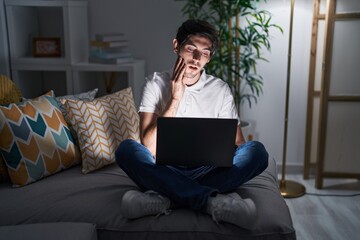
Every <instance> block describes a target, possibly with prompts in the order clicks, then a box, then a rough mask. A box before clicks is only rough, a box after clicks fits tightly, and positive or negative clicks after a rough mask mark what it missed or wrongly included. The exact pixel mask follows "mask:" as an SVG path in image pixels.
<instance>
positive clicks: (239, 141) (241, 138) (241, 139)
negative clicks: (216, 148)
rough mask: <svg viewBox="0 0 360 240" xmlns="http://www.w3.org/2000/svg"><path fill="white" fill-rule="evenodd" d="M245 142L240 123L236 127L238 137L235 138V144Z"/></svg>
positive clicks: (238, 144)
mask: <svg viewBox="0 0 360 240" xmlns="http://www.w3.org/2000/svg"><path fill="white" fill-rule="evenodd" d="M243 143H245V138H244V135H243V133H242V131H241V127H240V125H238V126H237V128H236V139H235V145H236V146H240V145H241V144H243Z"/></svg>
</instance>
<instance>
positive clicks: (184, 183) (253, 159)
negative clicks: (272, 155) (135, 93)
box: [115, 139, 268, 210]
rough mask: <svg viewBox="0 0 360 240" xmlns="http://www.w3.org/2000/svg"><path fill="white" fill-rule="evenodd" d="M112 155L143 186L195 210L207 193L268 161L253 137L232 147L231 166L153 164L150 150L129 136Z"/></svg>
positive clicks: (229, 186)
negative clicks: (233, 152) (233, 151)
mask: <svg viewBox="0 0 360 240" xmlns="http://www.w3.org/2000/svg"><path fill="white" fill-rule="evenodd" d="M115 157H116V162H117V163H118V165H119V166H120V168H121V169H123V170H124V172H125V173H126V174H127V175H128V176H129V177H130V178H131V179H132V180H133V181H134V182H135V183H136V184H137V185H138V186H139V187H140V188H142V189H143V190H153V191H156V192H158V193H160V194H161V195H163V196H166V197H168V198H169V199H170V200H171V201H172V202H173V203H174V204H175V205H176V206H186V207H189V208H192V209H195V210H204V209H205V208H206V204H207V201H208V198H209V196H213V195H214V194H216V193H226V192H230V191H234V190H235V189H237V188H238V187H239V186H240V185H241V184H243V183H245V182H247V181H249V180H250V179H252V178H253V177H255V176H257V175H259V174H260V173H261V172H263V171H264V170H265V169H266V167H267V165H268V153H267V151H266V150H265V147H264V146H263V144H262V143H260V142H257V141H249V142H246V143H245V144H242V145H240V146H239V147H238V148H237V149H236V151H235V154H234V160H233V163H234V164H233V166H232V167H214V166H203V167H192V168H186V167H175V166H168V165H157V164H155V159H154V157H153V156H152V154H151V153H150V151H149V150H148V149H147V148H146V147H145V146H143V145H142V144H140V143H138V142H136V141H134V140H131V139H128V140H125V141H123V142H122V143H121V144H120V146H119V147H118V149H117V150H116V152H115Z"/></svg>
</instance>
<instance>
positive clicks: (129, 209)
mask: <svg viewBox="0 0 360 240" xmlns="http://www.w3.org/2000/svg"><path fill="white" fill-rule="evenodd" d="M169 207H170V200H169V199H168V198H166V197H163V196H161V195H160V194H158V193H156V192H154V191H146V192H140V191H136V190H129V191H127V192H126V193H125V194H124V196H123V198H122V202H121V207H120V212H121V214H122V215H123V216H124V217H125V218H129V219H134V218H139V217H143V216H147V215H161V214H166V215H168V214H170V212H171V210H170V209H169Z"/></svg>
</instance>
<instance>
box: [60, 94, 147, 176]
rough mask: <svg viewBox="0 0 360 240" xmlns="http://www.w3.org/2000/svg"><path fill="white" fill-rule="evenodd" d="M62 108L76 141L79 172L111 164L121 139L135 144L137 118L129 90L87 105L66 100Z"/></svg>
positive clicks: (137, 131) (86, 171)
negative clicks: (132, 140) (131, 140)
mask: <svg viewBox="0 0 360 240" xmlns="http://www.w3.org/2000/svg"><path fill="white" fill-rule="evenodd" d="M66 108H67V111H68V116H69V119H70V121H71V123H72V124H73V127H74V129H75V130H76V133H77V136H78V139H79V145H80V146H79V147H80V151H81V156H82V172H83V173H89V172H92V171H95V170H97V169H99V168H102V167H104V166H106V165H109V164H111V163H113V162H115V151H116V149H117V147H118V146H119V144H120V143H121V142H122V141H123V140H125V139H129V138H130V139H135V140H137V141H139V138H140V137H139V135H140V134H139V115H138V114H137V111H136V108H135V104H134V99H133V95H132V91H131V88H127V89H124V90H121V91H119V92H116V93H113V94H109V95H106V96H103V97H100V98H97V99H95V100H93V101H89V102H86V101H81V100H68V101H67V102H66Z"/></svg>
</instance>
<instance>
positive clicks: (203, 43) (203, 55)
mask: <svg viewBox="0 0 360 240" xmlns="http://www.w3.org/2000/svg"><path fill="white" fill-rule="evenodd" d="M211 45H212V43H211V41H210V40H209V39H208V38H206V37H201V36H190V37H189V38H188V39H187V40H186V41H185V43H184V44H183V45H182V46H180V49H178V47H179V46H178V43H177V41H176V40H175V41H174V47H175V48H176V49H178V51H179V52H178V53H179V55H180V56H181V57H182V58H183V59H184V61H185V64H186V69H185V74H184V77H186V78H190V79H192V78H195V77H197V76H200V72H201V70H202V69H203V67H204V66H205V65H206V64H207V63H208V62H209V61H210V58H211Z"/></svg>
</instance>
